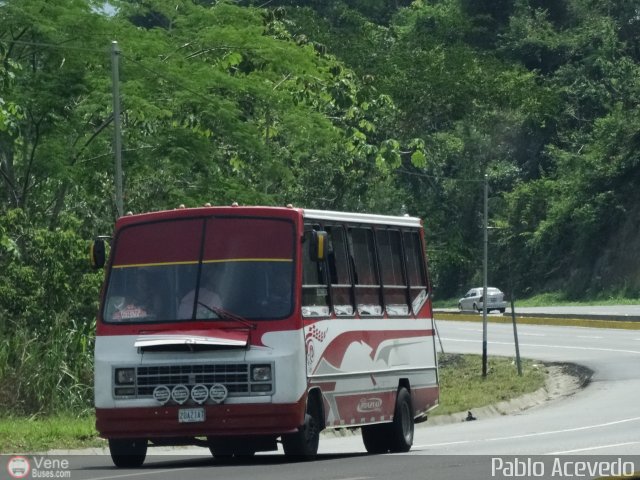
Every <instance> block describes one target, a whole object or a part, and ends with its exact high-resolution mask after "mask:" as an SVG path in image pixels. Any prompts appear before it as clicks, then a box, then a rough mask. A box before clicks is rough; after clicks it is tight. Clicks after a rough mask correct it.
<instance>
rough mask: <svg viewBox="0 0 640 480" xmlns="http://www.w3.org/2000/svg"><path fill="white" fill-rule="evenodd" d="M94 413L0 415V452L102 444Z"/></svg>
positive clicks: (33, 450)
mask: <svg viewBox="0 0 640 480" xmlns="http://www.w3.org/2000/svg"><path fill="white" fill-rule="evenodd" d="M104 445H105V442H104V440H102V439H100V438H98V433H97V432H96V429H95V418H94V416H93V415H87V416H83V417H74V416H72V415H60V416H55V417H35V418H34V417H31V418H29V417H18V416H12V417H5V418H0V452H2V453H26V452H45V451H48V450H52V449H74V448H88V447H98V446H104Z"/></svg>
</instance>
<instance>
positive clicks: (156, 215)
mask: <svg viewBox="0 0 640 480" xmlns="http://www.w3.org/2000/svg"><path fill="white" fill-rule="evenodd" d="M216 214H226V215H229V214H240V215H260V216H262V215H266V216H274V217H280V218H286V217H289V218H291V217H292V216H296V215H302V216H303V217H304V218H305V219H307V220H318V221H323V220H324V221H333V222H345V223H362V224H369V225H394V226H399V227H412V228H419V227H421V226H422V221H421V220H420V218H417V217H410V216H408V215H406V216H393V215H376V214H370V213H352V212H338V211H331V210H315V209H306V208H293V207H291V206H288V207H265V206H208V205H207V206H205V207H192V208H184V207H180V208H177V209H174V210H160V211H155V212H145V213H140V214H137V215H132V214H127V215H125V216H123V217H120V218H119V219H118V222H117V223H118V226H119V227H123V226H125V225H130V224H135V223H143V222H148V221H158V220H166V219H173V218H185V217H199V216H208V215H216Z"/></svg>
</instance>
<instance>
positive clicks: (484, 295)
mask: <svg viewBox="0 0 640 480" xmlns="http://www.w3.org/2000/svg"><path fill="white" fill-rule="evenodd" d="M488 222H489V183H488V176H487V174H485V175H484V252H483V262H482V263H483V277H484V282H483V288H482V376H483V377H486V376H487V264H488V262H489V261H488V257H489V253H488V250H489V234H488V230H489V226H488Z"/></svg>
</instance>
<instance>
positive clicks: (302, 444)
mask: <svg viewBox="0 0 640 480" xmlns="http://www.w3.org/2000/svg"><path fill="white" fill-rule="evenodd" d="M319 443H320V422H319V420H318V418H317V417H316V416H315V415H314V413H313V412H311V413H306V414H305V416H304V425H302V427H300V428H299V429H298V431H297V432H296V433H290V434H287V435H283V436H282V448H283V449H284V454H285V455H286V456H288V457H294V456H295V457H298V458H299V459H301V460H312V459H313V458H315V456H316V455H317V454H318V444H319Z"/></svg>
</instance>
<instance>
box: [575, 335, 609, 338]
mask: <svg viewBox="0 0 640 480" xmlns="http://www.w3.org/2000/svg"><path fill="white" fill-rule="evenodd" d="M578 338H595V339H600V338H604V337H596V336H592V335H578Z"/></svg>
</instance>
